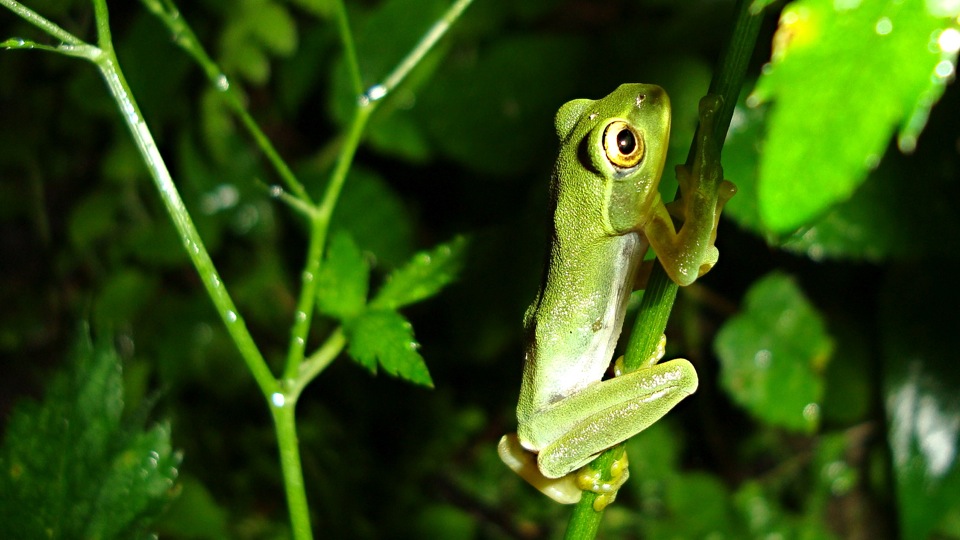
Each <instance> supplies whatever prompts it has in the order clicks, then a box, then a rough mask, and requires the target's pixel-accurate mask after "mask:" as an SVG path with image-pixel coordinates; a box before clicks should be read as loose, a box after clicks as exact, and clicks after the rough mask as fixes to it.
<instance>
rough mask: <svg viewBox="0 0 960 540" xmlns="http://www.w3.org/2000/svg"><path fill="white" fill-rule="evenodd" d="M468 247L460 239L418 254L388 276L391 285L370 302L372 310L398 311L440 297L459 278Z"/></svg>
mask: <svg viewBox="0 0 960 540" xmlns="http://www.w3.org/2000/svg"><path fill="white" fill-rule="evenodd" d="M466 246H467V240H466V238H464V237H462V236H458V237H456V238H454V239H453V240H451V241H450V242H447V243H446V244H440V245H439V246H437V247H435V248H433V249H432V250H431V251H421V252H420V253H417V254H416V255H414V256H413V258H412V259H411V260H410V261H409V262H408V263H407V264H406V265H405V266H404V267H402V268H399V269H398V270H396V271H394V272H393V273H391V274H390V276H389V277H387V282H386V283H385V284H384V285H383V287H381V288H380V291H379V292H378V293H377V296H376V297H375V298H374V299H373V301H372V302H371V303H370V305H371V307H374V308H379V309H397V308H400V307H402V306H406V305H409V304H413V303H415V302H420V301H421V300H425V299H427V298H430V297H431V296H433V295H435V294H437V292H438V291H440V289H442V288H443V287H444V286H445V285H447V284H448V283H450V282H451V281H453V280H454V279H455V278H456V277H457V273H458V272H459V271H460V267H461V266H462V264H463V257H464V255H465V248H466Z"/></svg>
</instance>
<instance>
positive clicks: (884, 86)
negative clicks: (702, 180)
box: [753, 0, 958, 232]
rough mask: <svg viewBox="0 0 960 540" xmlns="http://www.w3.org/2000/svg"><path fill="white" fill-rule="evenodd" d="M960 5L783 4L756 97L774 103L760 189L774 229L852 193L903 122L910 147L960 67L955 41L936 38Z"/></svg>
mask: <svg viewBox="0 0 960 540" xmlns="http://www.w3.org/2000/svg"><path fill="white" fill-rule="evenodd" d="M948 10H949V11H948ZM957 11H958V6H957V4H956V3H953V4H949V3H942V4H940V3H937V2H925V1H924V0H905V1H902V2H859V1H854V2H835V1H833V0H801V1H797V2H794V3H792V4H790V5H789V6H788V7H787V8H786V9H785V10H784V12H783V14H782V16H781V19H780V28H779V30H778V32H777V35H776V37H775V39H774V45H775V50H774V55H773V60H772V62H771V64H770V69H768V70H766V71H765V73H764V75H763V77H762V78H761V80H760V82H759V85H758V86H757V89H756V92H755V94H754V96H753V100H754V101H755V102H757V103H759V102H763V101H770V100H772V101H773V102H774V104H773V107H772V111H771V113H770V115H769V125H768V134H767V140H766V143H765V145H764V150H763V153H762V157H761V163H760V182H759V186H758V188H759V191H758V194H759V210H760V216H761V217H762V219H763V221H764V223H765V224H766V225H767V226H768V227H769V228H770V229H771V230H773V231H776V232H787V231H790V230H793V229H795V228H796V227H798V226H800V225H802V224H804V223H807V222H808V221H810V220H811V219H812V218H814V217H816V216H817V215H819V214H820V213H822V212H823V211H824V210H826V209H827V208H829V207H830V206H831V205H833V204H834V203H836V202H839V201H842V200H845V199H847V198H848V197H849V196H850V195H851V194H852V193H853V192H854V190H855V189H856V188H857V186H859V185H860V184H861V182H863V180H864V179H865V178H866V176H867V172H868V171H869V170H870V169H873V168H875V167H876V165H877V164H878V163H879V161H880V158H881V156H883V153H884V151H885V149H886V148H887V145H888V144H889V142H890V138H891V136H892V135H893V132H894V131H895V130H897V129H898V128H899V131H900V135H899V144H900V148H901V149H903V150H906V151H910V150H912V149H913V147H914V146H915V144H916V139H917V136H918V135H919V133H920V131H921V130H922V128H923V126H924V124H925V123H926V118H927V115H928V114H929V110H930V107H931V106H932V105H933V104H934V103H935V102H936V101H937V100H938V99H939V97H940V96H941V94H942V93H943V89H944V85H945V83H946V82H947V81H948V80H949V79H950V77H951V76H952V74H953V71H954V64H955V60H956V49H955V47H954V46H953V45H952V44H951V43H948V42H947V41H949V40H941V41H938V40H939V37H940V36H943V35H947V36H951V35H956V34H955V32H956V26H957V22H956V20H955V17H956V16H957ZM944 32H948V33H947V34H944ZM878 74H883V75H882V76H878ZM840 104H842V106H840Z"/></svg>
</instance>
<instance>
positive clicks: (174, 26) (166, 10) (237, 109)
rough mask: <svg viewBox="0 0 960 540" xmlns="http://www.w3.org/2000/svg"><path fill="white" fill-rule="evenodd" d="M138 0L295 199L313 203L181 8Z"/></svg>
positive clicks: (166, 2) (159, 1) (156, 0)
mask: <svg viewBox="0 0 960 540" xmlns="http://www.w3.org/2000/svg"><path fill="white" fill-rule="evenodd" d="M140 2H141V3H142V4H143V5H144V7H146V8H147V10H149V11H150V12H151V13H153V14H154V15H155V16H156V17H157V18H159V19H160V20H161V21H162V22H163V24H164V25H166V26H167V28H168V29H169V30H170V33H171V34H173V38H174V42H175V43H176V44H177V45H178V46H180V48H181V49H183V50H184V51H186V53H187V54H189V55H190V56H191V57H192V58H193V59H194V60H195V61H196V62H197V64H199V65H200V68H201V69H202V70H203V72H204V74H205V75H206V76H207V79H208V80H209V81H210V84H211V85H213V87H214V88H215V89H216V90H217V91H219V92H220V93H221V94H222V95H223V96H224V97H225V99H226V102H227V105H228V106H229V107H230V108H231V109H232V110H233V112H234V114H236V115H237V117H238V118H239V119H240V122H241V123H242V124H243V127H244V128H245V129H246V130H247V133H249V134H250V136H251V137H252V138H253V140H254V142H255V143H256V144H257V146H259V147H260V150H261V151H262V152H263V153H264V155H265V156H266V157H267V161H269V162H270V164H271V165H272V166H273V168H274V170H275V171H276V172H277V175H278V176H280V179H281V180H282V181H283V183H284V184H286V186H287V189H289V190H290V191H291V192H292V193H293V194H294V195H295V196H296V197H297V198H298V199H300V200H301V201H303V202H305V203H307V204H308V205H310V206H312V205H313V201H311V200H310V195H309V194H308V193H307V190H306V189H304V187H303V184H301V183H300V181H299V180H298V179H297V177H296V175H295V174H293V171H292V170H291V169H290V167H289V166H288V165H287V162H286V161H284V160H283V158H282V157H280V153H279V152H277V149H276V148H275V147H274V146H273V143H272V142H270V139H269V138H268V137H267V136H266V134H264V133H263V130H261V129H260V126H259V125H258V124H257V122H256V120H254V119H253V117H252V116H251V115H250V113H249V112H248V111H247V108H246V105H245V103H244V99H243V96H242V95H241V93H240V92H239V91H238V90H237V89H236V88H235V87H234V86H233V85H231V84H230V80H229V79H227V76H226V74H224V73H223V70H221V69H220V66H219V65H217V63H216V62H214V61H213V59H212V58H210V55H209V54H207V51H206V50H205V49H204V48H203V44H201V43H200V40H199V39H197V35H196V34H194V32H193V29H192V28H190V25H189V24H187V21H186V20H185V19H184V18H183V17H182V16H181V15H180V11H179V10H178V9H177V7H176V5H174V3H173V1H172V0H140Z"/></svg>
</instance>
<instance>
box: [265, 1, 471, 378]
mask: <svg viewBox="0 0 960 540" xmlns="http://www.w3.org/2000/svg"><path fill="white" fill-rule="evenodd" d="M472 1H473V0H457V2H454V4H453V5H451V6H450V8H449V9H448V10H447V12H446V13H444V15H443V17H441V18H440V20H438V21H437V22H436V23H434V25H433V26H432V27H431V28H430V30H428V31H427V33H426V35H424V37H423V38H422V39H421V40H420V42H419V43H417V45H416V46H415V47H414V48H413V50H411V51H410V53H409V54H407V56H406V57H405V58H404V59H403V60H402V61H401V62H400V63H399V64H398V65H397V67H396V68H394V70H393V71H391V72H390V74H389V75H387V77H386V79H384V82H383V83H381V84H378V85H375V86H373V87H372V88H371V89H370V90H368V91H367V93H366V94H364V95H362V96H358V100H357V107H356V109H354V114H353V119H352V120H351V121H350V125H349V127H348V128H347V134H346V136H345V138H344V140H343V145H342V146H341V147H340V155H339V156H338V157H337V162H336V165H334V169H333V172H332V173H331V174H330V182H329V183H328V184H327V189H326V191H325V192H324V194H323V199H322V200H321V202H320V205H319V207H318V208H317V214H316V216H314V218H313V219H312V220H311V230H310V249H309V252H308V253H307V260H306V262H305V263H304V271H303V278H304V286H303V289H302V290H301V293H300V299H299V300H298V301H297V315H296V322H295V324H294V326H293V329H292V332H291V336H290V347H289V349H288V351H289V352H288V354H287V362H286V367H285V368H284V379H285V380H288V381H289V380H291V379H294V378H295V377H297V376H298V375H299V374H300V373H301V370H300V364H301V363H302V362H303V352H304V350H305V347H306V341H307V337H308V333H309V330H310V322H311V320H312V318H313V306H314V304H315V303H316V285H315V284H312V281H313V278H314V276H316V275H317V272H318V271H319V270H320V263H321V257H322V255H323V249H324V246H325V243H326V238H327V231H328V229H329V227H330V218H331V216H332V215H333V210H334V208H335V207H336V204H337V200H338V199H339V198H340V192H341V191H342V190H343V185H344V183H345V182H346V180H347V173H348V172H349V171H350V167H351V166H352V165H353V158H354V156H355V155H356V153H357V148H358V147H359V146H360V142H361V140H362V139H363V133H364V130H365V128H366V126H367V122H368V121H369V120H370V116H371V115H372V114H373V112H374V111H375V110H376V109H377V107H378V106H379V104H380V103H381V100H382V99H383V98H384V97H386V96H387V95H388V94H389V93H390V91H391V90H392V89H393V88H396V86H397V85H399V84H400V83H401V82H402V81H403V79H404V78H405V77H406V76H407V75H408V74H409V73H410V70H412V69H413V67H414V66H416V65H417V63H418V62H420V60H422V59H423V57H424V56H425V55H426V54H427V53H428V52H429V51H430V48H431V47H433V45H435V44H436V43H437V41H438V40H439V39H440V38H441V37H443V35H444V34H445V33H446V32H447V30H449V28H450V25H451V24H453V22H454V21H456V20H457V18H458V17H460V15H461V14H462V13H463V10H464V9H466V7H467V6H469V5H470V3H471V2H472ZM344 16H345V15H344ZM344 22H345V20H344ZM340 30H341V32H345V33H349V32H350V28H349V25H347V24H343V25H342V26H341V27H340ZM343 39H344V42H345V43H346V42H348V41H349V42H352V38H346V37H345V38H343ZM374 89H376V90H374ZM308 280H309V281H308ZM315 373H319V371H315Z"/></svg>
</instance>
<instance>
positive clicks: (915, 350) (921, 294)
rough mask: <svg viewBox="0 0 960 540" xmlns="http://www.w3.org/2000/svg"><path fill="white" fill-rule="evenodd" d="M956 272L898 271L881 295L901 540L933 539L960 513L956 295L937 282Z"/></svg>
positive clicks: (921, 267) (886, 389) (885, 382)
mask: <svg viewBox="0 0 960 540" xmlns="http://www.w3.org/2000/svg"><path fill="white" fill-rule="evenodd" d="M958 271H960V266H958V265H957V264H956V263H951V264H948V265H946V267H944V266H940V267H938V268H937V271H936V272H930V269H929V268H928V267H927V266H926V265H921V264H917V265H915V266H909V267H905V268H901V269H898V270H897V271H893V272H891V273H890V275H889V280H888V282H887V283H886V284H885V286H884V288H883V290H882V295H881V301H880V324H881V329H882V332H881V336H882V338H881V344H880V345H881V349H882V355H883V370H882V373H883V393H884V396H883V403H884V405H885V406H886V413H887V423H886V425H887V427H888V432H887V442H888V444H889V446H890V453H891V457H892V459H893V472H894V482H895V485H896V489H895V491H896V498H897V505H896V507H897V509H898V511H899V514H900V515H899V519H898V520H897V522H898V523H899V525H900V537H901V538H904V539H905V540H921V539H926V538H932V537H938V536H937V535H935V534H933V533H934V532H935V531H937V530H938V529H940V528H941V524H942V523H943V520H945V519H947V518H948V517H949V513H950V511H951V509H953V511H954V512H955V511H956V510H955V509H956V508H960V464H958V462H957V455H958V451H960V396H958V395H957V391H956V390H957V388H958V387H960V372H958V370H957V362H956V359H957V352H956V351H957V345H956V335H957V318H956V315H955V314H956V310H957V306H958V305H960V293H958V289H957V288H956V287H953V286H944V284H943V282H942V276H944V275H956V272H958ZM944 532H948V531H944ZM956 534H957V531H956V530H954V531H952V535H953V536H955V535H956Z"/></svg>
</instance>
